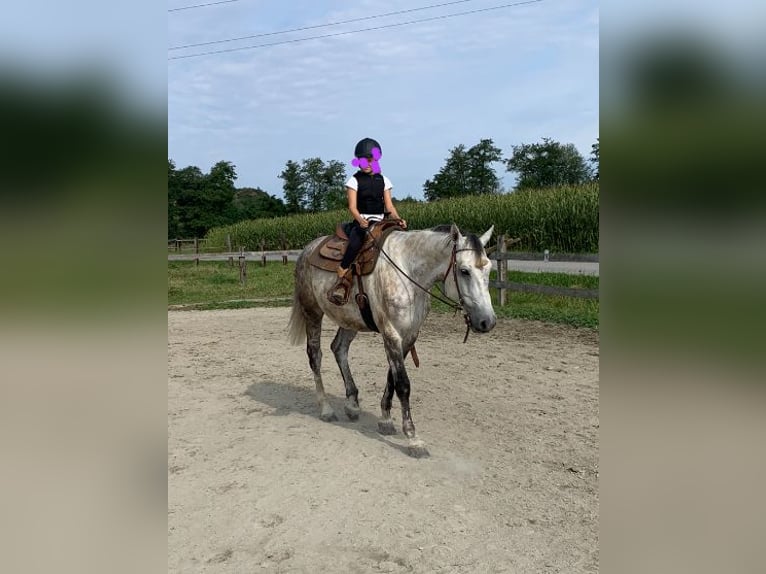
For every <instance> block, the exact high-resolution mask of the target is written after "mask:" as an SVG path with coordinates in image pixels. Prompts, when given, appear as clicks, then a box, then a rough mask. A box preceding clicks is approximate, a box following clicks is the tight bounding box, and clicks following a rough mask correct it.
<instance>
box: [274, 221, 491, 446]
mask: <svg viewBox="0 0 766 574" xmlns="http://www.w3.org/2000/svg"><path fill="white" fill-rule="evenodd" d="M493 228H494V226H493V227H490V229H489V230H487V232H486V233H484V235H482V236H481V237H477V236H476V235H472V234H467V235H465V236H464V235H462V234H461V232H460V230H459V229H458V228H457V226H455V225H454V224H453V225H451V226H439V227H438V228H434V229H431V230H422V231H407V232H405V231H395V232H393V233H391V234H390V235H389V236H388V237H387V238H386V240H385V243H384V244H383V245H382V252H381V254H380V256H379V258H378V261H377V264H376V266H375V269H374V270H373V272H372V273H371V274H369V275H366V276H364V277H362V281H363V285H364V291H365V293H366V294H367V296H368V298H369V305H370V308H371V311H372V316H373V318H374V320H375V323H376V325H377V326H378V329H379V331H380V333H381V335H382V337H383V343H384V347H385V351H386V356H387V357H388V364H389V369H388V382H387V385H386V389H385V391H384V393H383V398H382V400H381V403H380V408H381V420H380V421H379V422H378V430H379V432H380V433H381V434H388V435H390V434H395V432H396V430H395V429H394V424H393V421H392V420H391V403H392V400H393V395H394V392H396V396H397V397H398V398H399V402H400V403H401V407H402V431H403V432H404V434H405V436H406V437H407V438H408V439H409V452H410V454H412V455H413V456H421V455H427V454H428V451H427V450H426V448H425V445H424V443H423V441H421V440H419V439H418V437H417V435H416V433H415V425H414V423H413V422H412V415H411V412H410V379H409V377H408V376H407V370H406V369H405V366H404V360H405V358H406V357H407V355H408V354H409V353H410V351H411V350H412V348H413V346H414V345H415V341H416V340H417V337H418V333H419V332H420V328H421V326H422V325H423V321H424V320H425V318H426V315H427V314H428V311H429V309H430V297H431V296H430V295H429V293H428V292H429V291H430V290H431V288H432V287H433V286H434V285H435V284H436V283H437V282H438V281H443V282H444V293H445V295H446V296H447V297H448V298H450V299H452V300H453V302H454V301H457V302H459V303H457V304H455V306H456V307H457V308H460V309H462V312H463V315H464V317H465V320H466V323H467V324H468V326H469V328H470V329H471V330H473V331H474V332H477V333H486V332H489V331H491V330H492V329H493V328H494V326H495V323H496V317H495V312H494V309H493V308H492V300H491V298H490V294H489V272H490V269H491V267H492V266H491V264H490V260H489V259H488V258H487V254H486V252H485V250H484V247H485V246H486V244H487V242H488V241H489V239H490V237H491V235H492V230H493ZM323 239H324V238H319V239H316V240H315V241H313V242H311V243H310V244H309V245H307V246H306V248H305V249H304V250H303V252H302V253H301V255H300V256H299V257H298V261H297V263H296V266H295V292H294V296H293V308H292V314H291V316H290V324H289V338H290V341H291V342H292V343H293V344H295V345H297V344H301V343H302V342H303V340H304V337H305V339H306V351H307V353H308V359H309V365H310V367H311V370H312V372H313V373H314V382H315V383H316V391H317V398H318V400H319V406H320V408H321V414H320V418H321V419H322V420H324V421H332V420H337V417H336V416H335V413H334V412H333V409H332V407H331V406H330V404H329V403H328V401H327V398H326V396H325V391H324V386H323V384H322V375H321V367H322V351H321V348H320V336H321V332H322V318H323V317H324V315H327V316H328V317H329V318H330V319H332V320H333V321H334V322H335V323H336V324H337V325H338V327H339V329H338V332H337V334H336V335H335V339H334V340H333V342H332V344H331V345H330V348H331V349H332V352H333V354H334V355H335V359H336V361H337V363H338V366H339V367H340V372H341V375H342V377H343V382H344V383H345V386H346V405H345V411H346V415H347V416H348V418H349V419H350V420H356V419H358V418H359V412H360V410H359V400H358V396H359V391H358V390H357V387H356V385H355V384H354V379H353V377H352V376H351V371H350V369H349V366H348V349H349V346H350V345H351V342H352V341H353V340H354V337H356V334H357V332H359V331H370V329H369V328H368V327H367V325H366V324H365V322H364V320H363V319H362V315H361V312H360V310H359V307H358V306H357V305H356V304H355V302H354V297H353V296H354V294H355V293H356V292H357V285H356V284H354V286H353V289H352V291H351V297H350V298H349V302H348V303H346V304H345V305H343V306H337V305H334V304H332V303H330V302H329V301H328V300H327V292H328V290H329V289H330V288H331V287H332V286H333V284H334V283H335V281H336V279H337V276H336V274H335V273H333V272H329V271H323V270H321V269H318V268H316V267H313V266H312V265H310V264H309V256H310V254H311V253H312V251H313V250H315V249H317V247H318V246H319V244H320V243H321V242H322V240H323ZM355 283H356V282H355ZM466 336H467V332H466Z"/></svg>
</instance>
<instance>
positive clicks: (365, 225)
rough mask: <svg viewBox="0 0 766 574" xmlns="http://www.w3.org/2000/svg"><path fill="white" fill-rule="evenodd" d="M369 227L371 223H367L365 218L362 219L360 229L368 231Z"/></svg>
mask: <svg viewBox="0 0 766 574" xmlns="http://www.w3.org/2000/svg"><path fill="white" fill-rule="evenodd" d="M369 226H370V222H369V221H367V220H366V219H365V218H364V217H363V218H362V220H361V221H360V222H359V227H361V228H362V229H367V228H368V227H369Z"/></svg>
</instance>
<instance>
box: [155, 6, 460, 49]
mask: <svg viewBox="0 0 766 574" xmlns="http://www.w3.org/2000/svg"><path fill="white" fill-rule="evenodd" d="M229 1H232V0H229ZM474 1H475V0H455V1H454V2H445V3H443V4H432V5H431V6H423V7H422V8H410V9H408V10H398V11H396V12H387V13H386V14H375V15H372V16H364V17H362V18H352V19H350V20H340V21H339V22H330V23H329V24H317V25H315V26H303V27H302V28H291V29H290V30H281V31H279V32H265V33H263V34H255V35H253V36H240V37H239V38H229V39H227V40H213V41H212V42H200V43H199V44H186V45H184V46H174V47H172V48H168V50H183V49H184V48H197V47H199V46H210V45H211V44H224V43H226V42H237V41H239V40H252V39H253V38H263V37H264V36H276V35H277V34H288V33H290V32H301V31H303V30H312V29H314V28H327V27H329V26H339V25H341V24H350V23H351V22H361V21H362V20H372V19H374V18H384V17H386V16H396V15H398V14H406V13H408V12H418V11H420V10H430V9H431V8H441V7H444V6H451V5H453V4H464V3H466V2H474Z"/></svg>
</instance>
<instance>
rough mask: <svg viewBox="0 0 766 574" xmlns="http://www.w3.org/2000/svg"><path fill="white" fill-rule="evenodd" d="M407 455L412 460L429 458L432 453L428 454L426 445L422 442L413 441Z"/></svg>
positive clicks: (408, 447)
mask: <svg viewBox="0 0 766 574" xmlns="http://www.w3.org/2000/svg"><path fill="white" fill-rule="evenodd" d="M407 454H408V455H410V456H411V457H412V458H428V457H429V456H431V453H429V452H428V449H427V448H426V445H425V443H424V442H423V441H421V440H414V441H411V442H410V444H409V445H408V446H407Z"/></svg>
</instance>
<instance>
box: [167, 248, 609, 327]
mask: <svg viewBox="0 0 766 574" xmlns="http://www.w3.org/2000/svg"><path fill="white" fill-rule="evenodd" d="M294 269H295V263H293V262H289V263H288V264H287V265H283V264H282V263H281V262H268V263H267V264H266V266H265V267H263V266H261V264H260V263H256V262H253V261H251V262H249V263H248V265H247V284H246V285H245V286H244V287H243V286H242V285H240V281H239V268H238V266H237V265H236V264H235V265H234V267H231V266H230V265H229V263H228V262H225V261H200V264H199V266H196V265H195V264H194V262H192V261H168V305H183V306H184V308H185V309H244V308H249V307H285V306H290V305H291V304H292V293H293V272H294ZM494 278H495V273H494V272H493V273H492V279H494ZM508 281H515V282H519V283H534V284H537V285H551V286H557V287H576V288H583V289H585V288H587V289H598V285H599V278H598V277H593V276H589V275H568V274H565V273H525V272H521V271H509V272H508ZM491 291H492V300H493V302H494V304H495V312H496V313H497V316H498V317H513V318H517V319H530V320H537V321H546V322H552V323H563V324H567V325H572V326H574V327H584V328H590V329H598V324H599V323H598V312H599V302H598V300H589V299H578V298H575V297H559V296H550V295H540V294H536V293H517V292H514V291H509V292H508V296H507V303H506V305H505V306H503V307H499V306H498V304H497V291H496V290H495V289H492V290H491ZM434 292H435V293H437V292H438V291H436V290H434ZM433 309H434V311H437V312H451V309H450V308H449V307H447V306H446V305H444V304H443V303H440V302H438V301H436V300H434V302H433Z"/></svg>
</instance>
